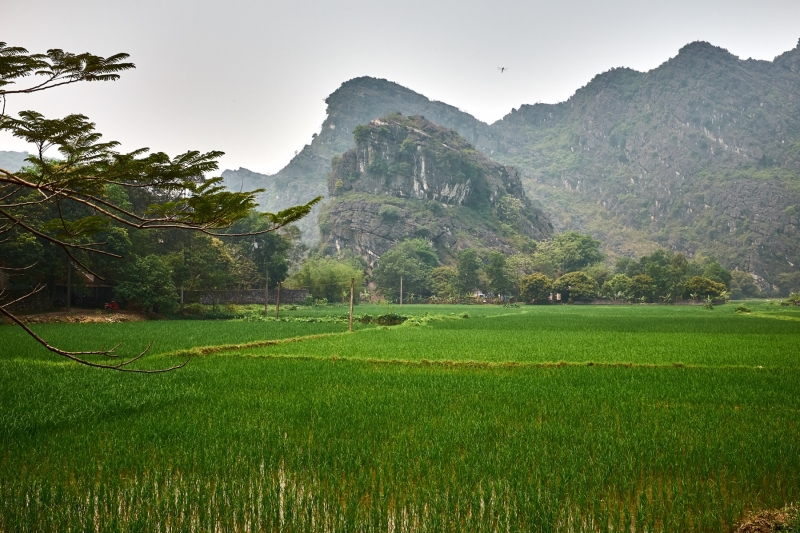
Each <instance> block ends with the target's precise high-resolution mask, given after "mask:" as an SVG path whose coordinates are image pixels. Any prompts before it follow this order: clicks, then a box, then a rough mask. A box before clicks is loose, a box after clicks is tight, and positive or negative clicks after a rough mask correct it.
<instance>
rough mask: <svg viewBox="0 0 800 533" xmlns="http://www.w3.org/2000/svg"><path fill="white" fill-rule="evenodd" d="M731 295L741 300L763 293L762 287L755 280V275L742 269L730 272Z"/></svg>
mask: <svg viewBox="0 0 800 533" xmlns="http://www.w3.org/2000/svg"><path fill="white" fill-rule="evenodd" d="M730 275H731V281H730V289H731V297H732V298H734V299H736V300H739V299H742V298H756V297H758V296H759V295H760V294H761V289H760V288H759V287H758V285H756V283H755V281H753V276H751V275H750V274H748V273H747V272H742V271H741V270H733V271H731V272H730Z"/></svg>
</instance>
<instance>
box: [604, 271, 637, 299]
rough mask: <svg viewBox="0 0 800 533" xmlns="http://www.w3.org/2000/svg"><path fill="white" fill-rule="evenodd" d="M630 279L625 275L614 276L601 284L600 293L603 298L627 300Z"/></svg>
mask: <svg viewBox="0 0 800 533" xmlns="http://www.w3.org/2000/svg"><path fill="white" fill-rule="evenodd" d="M630 286H631V278H629V277H628V276H626V275H625V274H614V275H613V276H612V277H611V279H609V280H607V281H606V282H605V283H603V286H602V287H601V289H600V293H601V294H602V295H603V297H604V298H610V299H612V300H616V299H617V298H627V297H628V296H629V294H630Z"/></svg>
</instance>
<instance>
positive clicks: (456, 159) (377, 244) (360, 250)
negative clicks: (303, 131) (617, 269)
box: [320, 113, 552, 263]
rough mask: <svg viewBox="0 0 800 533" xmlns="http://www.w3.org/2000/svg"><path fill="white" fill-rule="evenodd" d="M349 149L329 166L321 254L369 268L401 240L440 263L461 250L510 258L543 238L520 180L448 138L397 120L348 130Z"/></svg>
mask: <svg viewBox="0 0 800 533" xmlns="http://www.w3.org/2000/svg"><path fill="white" fill-rule="evenodd" d="M354 137H355V141H356V147H355V148H353V149H351V150H348V151H347V152H345V153H344V154H343V155H342V156H341V157H336V158H334V159H333V164H332V170H331V172H330V173H329V175H328V181H327V183H328V194H329V197H330V198H332V200H331V202H330V204H329V205H327V206H325V207H324V208H323V210H322V214H321V216H320V228H321V231H322V235H321V243H320V247H321V248H322V249H323V250H325V251H327V252H336V251H339V250H342V249H348V250H352V251H354V252H355V253H357V254H359V255H361V256H362V257H363V258H364V259H366V260H367V261H368V262H370V263H372V262H373V260H374V259H377V258H378V257H380V256H381V254H383V253H384V252H386V251H387V250H389V249H390V248H392V247H393V246H394V245H395V244H397V243H398V242H400V241H402V240H403V239H406V238H410V237H422V238H424V239H427V240H428V241H429V242H430V243H431V244H432V245H433V246H434V247H435V248H436V249H437V251H438V252H439V255H440V258H442V259H443V260H445V261H447V260H448V259H449V258H454V256H455V254H456V252H458V251H460V250H462V249H464V248H478V249H487V250H488V249H491V250H501V251H504V252H506V253H512V252H514V251H516V250H518V249H519V248H524V247H525V246H531V243H532V241H533V240H542V239H544V238H547V237H548V236H549V235H550V233H551V231H552V226H551V225H550V223H549V221H548V220H547V217H546V216H545V215H544V213H543V212H542V211H541V210H540V209H537V208H536V207H534V206H532V205H531V202H530V200H529V199H528V198H527V196H526V195H525V191H524V189H523V187H522V182H521V181H520V178H519V174H518V172H517V170H516V169H514V168H513V167H505V166H503V165H500V164H498V163H496V162H494V161H492V160H490V159H489V158H487V157H486V156H485V155H484V154H482V153H481V152H479V151H477V150H475V148H474V147H473V146H472V145H471V144H470V143H469V142H467V140H466V139H464V138H463V137H461V136H460V135H459V134H457V133H456V132H455V131H453V130H450V129H447V128H444V127H442V126H438V125H436V124H434V123H433V122H431V121H429V120H426V119H425V118H424V117H421V116H412V117H405V116H403V115H401V114H400V113H395V114H392V115H389V116H387V117H384V118H381V119H376V120H373V121H371V122H370V123H369V124H367V125H364V126H357V127H356V128H355V131H354Z"/></svg>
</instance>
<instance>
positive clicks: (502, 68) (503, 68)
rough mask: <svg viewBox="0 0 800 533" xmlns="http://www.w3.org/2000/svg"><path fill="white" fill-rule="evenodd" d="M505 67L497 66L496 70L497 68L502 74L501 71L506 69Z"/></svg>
mask: <svg viewBox="0 0 800 533" xmlns="http://www.w3.org/2000/svg"><path fill="white" fill-rule="evenodd" d="M507 68H508V67H497V70H499V71H500V74H502V73H503V72H505V71H506V69H507Z"/></svg>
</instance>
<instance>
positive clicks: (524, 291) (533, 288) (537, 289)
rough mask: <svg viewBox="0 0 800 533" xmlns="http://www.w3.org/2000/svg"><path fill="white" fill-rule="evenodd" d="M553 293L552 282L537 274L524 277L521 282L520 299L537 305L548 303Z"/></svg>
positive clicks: (543, 275)
mask: <svg viewBox="0 0 800 533" xmlns="http://www.w3.org/2000/svg"><path fill="white" fill-rule="evenodd" d="M552 292H553V280H552V279H550V278H549V277H547V276H546V275H545V274H541V273H539V272H536V273H533V274H531V275H529V276H525V278H523V280H522V287H521V290H520V298H522V299H523V300H524V301H526V302H533V303H537V304H543V303H548V302H549V301H550V300H549V298H550V294H551V293H552Z"/></svg>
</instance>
